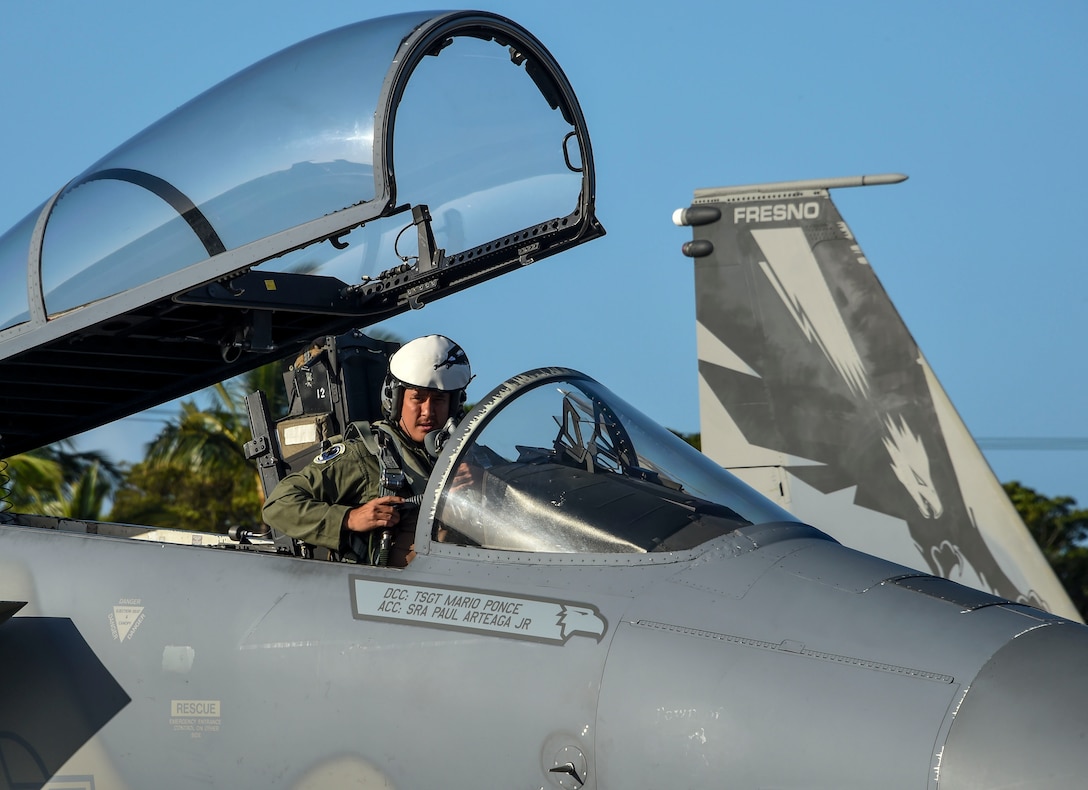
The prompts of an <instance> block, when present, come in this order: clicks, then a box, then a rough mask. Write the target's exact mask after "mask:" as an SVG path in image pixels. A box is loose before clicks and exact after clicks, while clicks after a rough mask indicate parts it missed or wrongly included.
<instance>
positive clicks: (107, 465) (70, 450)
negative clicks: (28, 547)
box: [0, 440, 122, 520]
mask: <svg viewBox="0 0 1088 790" xmlns="http://www.w3.org/2000/svg"><path fill="white" fill-rule="evenodd" d="M0 464H3V465H4V468H2V469H0V478H7V479H0V485H3V487H4V489H5V491H4V496H3V503H2V504H0V510H4V509H5V508H4V507H3V504H6V505H7V506H8V507H9V508H10V509H11V510H14V511H17V512H25V513H40V514H42V515H47V516H58V517H62V518H81V519H91V520H94V519H99V518H101V516H102V508H103V506H104V505H105V503H106V500H107V499H108V498H109V496H110V494H111V493H112V492H113V490H114V489H115V488H116V487H117V485H118V484H119V483H120V480H121V477H122V474H121V471H120V470H119V469H118V468H117V467H116V466H115V465H114V464H113V463H112V462H110V461H109V460H108V459H107V458H106V457H105V456H103V455H102V454H101V453H96V452H76V451H75V450H74V445H73V443H72V441H71V440H65V441H62V442H57V443H56V444H51V445H48V446H46V447H41V448H39V449H37V450H31V451H29V452H26V453H20V454H19V455H14V456H12V457H10V458H8V459H6V460H5V461H0Z"/></svg>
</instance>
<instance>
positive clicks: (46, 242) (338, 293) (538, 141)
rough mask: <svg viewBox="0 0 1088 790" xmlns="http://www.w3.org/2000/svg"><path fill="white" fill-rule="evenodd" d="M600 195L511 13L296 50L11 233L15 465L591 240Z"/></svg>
mask: <svg viewBox="0 0 1088 790" xmlns="http://www.w3.org/2000/svg"><path fill="white" fill-rule="evenodd" d="M594 190H595V184H594V171H593V160H592V153H591V148H590V144H589V137H588V133H587V130H586V128H585V122H584V118H583V116H582V113H581V110H580V108H579V106H578V102H577V98H576V97H575V95H574V92H573V90H572V89H571V87H570V85H569V83H568V82H567V80H566V77H565V76H564V75H563V73H562V71H561V70H560V68H559V66H558V64H557V63H556V62H555V61H554V59H553V58H552V57H551V55H550V54H549V53H548V52H547V50H546V49H544V47H543V45H541V44H540V42H538V41H537V40H536V39H535V38H534V37H533V36H532V35H531V34H530V33H528V32H527V31H525V30H524V29H523V28H521V27H519V26H518V25H516V24H515V23H513V22H511V21H509V20H507V19H505V18H503V17H499V16H496V15H493V14H488V13H482V12H428V13H409V14H401V15H397V16H391V17H386V18H382V19H376V20H370V21H367V22H361V23H358V24H355V25H350V26H347V27H344V28H341V29H338V30H333V31H331V32H328V33H325V34H322V35H319V36H316V37H314V38H312V39H309V40H307V41H304V42H302V43H300V44H297V45H295V46H293V47H290V48H288V49H286V50H283V51H282V52H280V53H278V54H276V55H273V56H271V57H269V58H267V59H265V60H263V61H261V62H259V63H257V64H255V65H253V66H251V67H250V68H248V69H246V70H244V71H242V72H240V73H239V74H237V75H235V76H234V77H232V78H230V79H228V80H226V81H224V82H223V83H221V84H219V85H218V86H216V87H214V88H212V89H211V90H209V91H207V92H206V93H204V94H203V95H201V96H199V97H197V98H196V99H193V100H192V101H191V102H189V103H188V104H186V105H184V106H182V107H180V108H179V109H177V110H176V111H174V112H173V113H172V114H170V115H168V116H166V117H165V118H163V119H162V120H160V121H158V122H157V123H156V124H154V125H152V126H151V127H149V128H148V129H146V130H145V131H143V132H141V133H140V134H138V135H137V136H135V137H134V138H132V139H131V140H129V141H128V142H127V143H125V144H124V145H122V146H120V147H119V148H117V149H116V150H115V151H113V152H112V153H110V154H108V155H107V156H105V157H104V158H103V159H101V160H100V161H98V162H97V163H95V164H94V165H92V166H91V167H90V168H88V169H87V170H86V171H85V172H84V173H82V174H81V175H79V176H77V177H76V178H74V179H73V180H72V181H71V182H69V183H68V184H67V185H66V186H65V187H64V188H62V189H61V190H60V191H59V192H58V193H57V194H56V195H54V196H53V197H52V198H51V199H50V200H48V201H47V202H46V203H45V204H43V206H42V207H41V208H40V209H39V210H37V211H35V212H34V213H32V214H31V215H30V216H28V217H27V218H26V219H25V220H23V221H22V222H21V223H20V224H18V225H16V226H15V227H14V228H12V229H11V230H10V231H8V232H7V233H6V234H4V235H3V236H0V277H2V278H3V282H4V283H5V287H4V288H3V289H0V380H2V381H3V382H4V387H3V388H2V390H0V435H2V436H3V439H4V446H3V448H2V449H0V456H3V455H8V454H14V453H16V452H21V451H23V450H25V449H31V448H33V447H37V446H39V445H41V444H46V443H48V442H50V441H55V440H57V439H60V438H64V437H67V436H71V435H73V434H75V433H78V432H82V431H84V430H88V429H90V428H93V427H96V426H97V425H101V424H103V423H105V422H108V421H110V420H113V419H118V418H120V417H123V416H125V415H127V414H130V413H133V412H136V411H139V410H142V409H145V408H149V407H151V406H154V405H156V404H158V403H162V402H164V401H166V400H169V399H171V398H175V397H179V396H182V395H185V394H188V393H189V392H192V391H194V390H196V389H199V388H200V387H203V386H208V385H210V384H214V383H216V382H218V381H221V380H223V379H225V378H228V377H230V376H232V375H237V374H239V373H242V372H245V371H246V370H249V369H251V368H253V367H256V366H258V365H260V364H263V363H265V362H270V361H275V360H278V359H282V358H284V357H286V356H288V355H289V354H291V353H293V352H294V351H295V350H296V349H297V348H298V347H300V346H302V345H303V344H304V343H306V342H308V341H309V340H312V339H313V338H315V337H319V336H322V335H335V334H340V333H342V332H344V331H346V330H347V329H348V328H365V327H366V326H369V325H370V324H373V323H375V322H377V321H381V320H385V319H387V318H389V317H390V316H392V315H395V314H397V313H399V312H402V311H404V310H406V309H409V308H410V307H420V306H422V305H424V304H426V303H428V302H431V301H434V300H435V299H438V298H441V297H442V296H445V295H447V294H450V293H453V292H456V291H459V290H462V289H464V288H467V287H470V286H471V285H473V284H475V283H477V282H480V281H482V280H486V279H489V278H491V277H494V276H497V275H499V274H502V273H504V272H507V271H511V270H513V269H516V268H518V267H520V266H522V265H524V264H526V263H530V262H533V261H535V260H538V259H540V258H543V257H546V256H549V255H552V254H555V253H556V252H559V251H561V250H563V249H566V248H569V247H571V246H574V245H576V244H580V243H582V242H584V241H587V240H589V239H592V238H596V237H597V236H600V235H601V234H602V233H603V229H602V228H601V227H600V225H599V224H598V223H597V221H596V218H595V216H594ZM43 385H44V386H43Z"/></svg>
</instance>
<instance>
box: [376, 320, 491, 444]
mask: <svg viewBox="0 0 1088 790" xmlns="http://www.w3.org/2000/svg"><path fill="white" fill-rule="evenodd" d="M470 381H472V367H471V366H470V365H469V362H468V355H467V354H465V351H464V349H462V348H461V347H460V346H459V345H457V344H456V343H454V342H453V341H452V340H450V339H449V338H448V337H446V336H445V335H425V336H424V337H417V338H416V339H415V340H412V341H409V342H408V343H405V344H404V345H403V346H401V347H400V348H399V349H397V351H396V353H395V354H393V356H391V357H390V358H389V372H388V373H387V374H386V376H385V383H384V384H383V385H382V396H381V402H382V414H384V415H385V419H387V420H389V421H390V422H393V423H395V422H397V420H399V419H400V407H401V404H402V403H403V402H404V390H405V388H409V387H412V388H419V389H429V390H438V391H440V392H450V393H453V394H452V396H451V398H450V415H451V416H454V417H457V416H459V415H460V413H461V407H462V406H464V405H465V387H467V386H468V383H469V382H470Z"/></svg>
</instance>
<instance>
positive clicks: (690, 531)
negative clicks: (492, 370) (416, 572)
mask: <svg viewBox="0 0 1088 790" xmlns="http://www.w3.org/2000/svg"><path fill="white" fill-rule="evenodd" d="M428 496H429V497H430V503H431V510H432V512H433V524H432V531H431V540H432V541H433V543H432V545H434V544H456V545H462V546H478V547H481V548H484V549H495V550H506V551H531V552H550V553H564V554H566V553H644V552H662V551H678V550H683V549H690V548H694V547H695V546H698V545H700V544H702V543H705V542H707V541H708V540H711V539H713V538H715V537H718V536H720V535H724V534H727V533H730V532H733V531H734V530H736V529H739V528H742V527H745V526H749V525H752V524H766V523H773V522H794V521H796V519H795V518H794V517H793V516H791V515H790V514H789V513H787V512H786V511H784V510H782V509H781V508H780V507H778V506H777V505H775V504H774V503H772V502H771V501H770V500H767V499H765V498H764V497H763V496H762V495H760V494H758V493H756V492H755V491H754V490H752V489H751V488H749V487H748V486H747V485H745V484H744V483H742V482H740V481H739V480H738V479H737V478H736V477H734V476H733V475H732V474H730V473H729V472H727V471H725V470H724V469H722V468H721V467H720V466H718V465H717V464H715V463H714V462H712V461H711V460H710V459H708V458H707V457H706V456H704V455H703V454H702V453H700V452H698V451H697V450H695V449H694V448H693V447H691V446H690V445H688V444H687V443H686V442H684V441H683V440H682V439H680V438H678V437H677V436H676V435H674V434H673V433H672V432H670V431H668V430H666V429H664V428H662V427H661V426H659V425H658V424H657V423H655V422H654V421H652V420H650V419H649V418H648V417H646V416H645V415H643V414H641V413H640V412H639V411H638V410H637V409H635V408H634V407H632V406H630V405H629V404H627V403H625V402H624V401H623V400H622V399H620V398H619V397H617V396H616V395H614V394H613V393H612V392H610V391H609V390H608V389H607V388H605V387H604V386H602V385H601V384H599V383H598V382H596V381H594V380H593V379H591V378H589V377H588V376H585V375H583V374H581V373H578V372H577V371H573V370H569V369H566V368H544V369H540V370H536V371H532V372H530V373H525V374H523V375H521V376H517V377H515V378H513V379H510V380H509V381H508V382H506V383H504V384H503V385H501V386H500V387H498V388H496V389H495V390H494V391H492V392H491V394H489V395H488V396H487V397H486V398H485V399H483V400H482V401H481V402H480V403H479V404H478V405H477V406H476V409H475V410H474V411H473V412H472V413H471V414H470V415H469V416H468V417H466V418H465V420H464V421H463V422H462V424H461V426H460V427H459V429H458V430H457V431H456V432H455V433H454V434H453V436H452V437H451V438H450V440H449V446H447V447H446V449H445V450H444V451H443V454H442V456H441V458H440V459H439V462H438V466H437V467H436V474H435V475H434V476H433V477H432V482H431V488H430V489H428ZM425 505H426V503H425Z"/></svg>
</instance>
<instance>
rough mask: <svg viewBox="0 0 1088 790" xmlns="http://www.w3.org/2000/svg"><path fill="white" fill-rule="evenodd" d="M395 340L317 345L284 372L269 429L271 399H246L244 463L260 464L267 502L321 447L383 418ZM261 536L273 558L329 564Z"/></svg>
mask: <svg viewBox="0 0 1088 790" xmlns="http://www.w3.org/2000/svg"><path fill="white" fill-rule="evenodd" d="M399 347H400V344H399V343H397V342H395V341H387V340H379V339H377V338H373V337H369V336H368V335H365V334H363V333H362V332H361V331H359V330H357V329H353V330H351V331H350V332H347V333H345V334H343V335H338V336H332V335H327V336H325V337H321V338H318V339H316V340H314V341H313V343H311V344H310V345H309V346H308V347H307V348H306V349H305V350H304V351H303V352H302V353H300V354H299V355H298V357H297V358H296V359H295V360H294V361H293V362H292V363H291V364H289V365H288V366H287V368H286V369H285V371H284V374H283V381H284V386H285V388H286V391H287V399H288V409H287V414H286V415H285V416H283V417H282V418H280V419H277V420H275V421H274V422H273V420H272V418H271V415H270V414H269V407H268V399H267V398H266V397H265V394H264V393H263V392H261V391H260V390H258V391H256V392H253V393H250V394H249V395H247V396H246V408H247V410H248V412H249V422H250V428H251V430H252V432H253V439H252V441H249V442H247V443H246V445H245V448H244V449H245V454H246V458H248V459H250V460H251V461H255V462H256V463H257V468H258V470H259V472H260V477H261V487H262V489H263V490H264V496H265V497H267V496H268V495H269V494H270V493H271V492H272V489H273V488H274V487H275V485H276V483H278V482H279V481H280V480H281V479H282V478H283V477H284V476H285V475H287V474H289V473H290V472H296V471H298V470H299V469H301V468H302V467H304V466H305V465H306V464H308V463H309V462H310V461H312V460H313V459H314V458H315V457H316V456H317V455H318V453H320V452H321V447H322V444H323V443H325V442H327V441H328V440H329V439H330V438H332V437H334V436H338V435H341V434H343V433H344V431H345V430H346V429H347V427H348V425H350V424H351V423H353V422H358V421H368V422H370V421H374V420H378V419H381V386H382V382H383V381H384V379H385V373H386V370H387V368H388V364H389V357H390V356H391V355H392V354H393V352H394V351H396V350H397V349H398V348H399ZM265 529H266V531H265V532H264V533H262V534H261V535H253V536H241V535H239V536H238V537H239V538H240V539H246V538H247V537H250V538H261V539H263V540H269V539H271V540H272V541H273V542H274V544H275V546H276V549H277V551H281V552H283V553H291V554H294V555H296V556H302V557H315V556H316V557H322V558H327V554H328V553H327V552H326V551H325V550H324V549H319V548H317V547H314V546H310V545H309V544H306V543H303V542H302V541H299V540H295V539H294V538H291V537H289V536H287V535H282V534H280V533H278V532H276V531H275V530H272V529H271V528H270V527H267V525H266V527H265Z"/></svg>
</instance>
